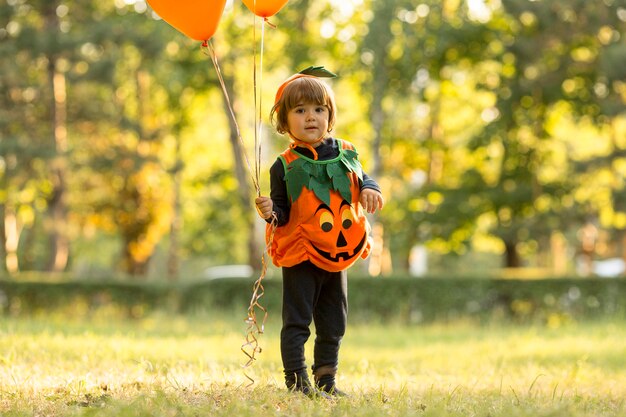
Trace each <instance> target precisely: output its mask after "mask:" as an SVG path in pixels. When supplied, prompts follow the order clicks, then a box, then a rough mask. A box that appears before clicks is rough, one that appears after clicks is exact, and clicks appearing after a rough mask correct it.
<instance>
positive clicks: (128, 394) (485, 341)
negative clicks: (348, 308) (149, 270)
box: [0, 312, 626, 417]
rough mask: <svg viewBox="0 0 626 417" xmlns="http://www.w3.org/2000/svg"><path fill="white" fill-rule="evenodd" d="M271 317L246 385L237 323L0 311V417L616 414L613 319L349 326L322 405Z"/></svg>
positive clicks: (624, 365)
mask: <svg viewBox="0 0 626 417" xmlns="http://www.w3.org/2000/svg"><path fill="white" fill-rule="evenodd" d="M270 313H271V314H272V313H273V312H270ZM275 316H278V314H273V315H272V316H270V322H268V323H267V325H266V333H265V334H264V335H263V336H262V338H261V345H262V347H263V352H262V353H261V354H260V355H258V361H257V363H256V364H255V365H254V367H253V368H251V369H249V373H250V375H251V376H252V377H253V378H254V379H255V383H254V385H252V386H247V384H248V381H247V379H246V377H245V375H244V373H243V371H242V369H241V366H240V365H241V364H242V363H243V362H244V360H245V356H244V355H243V353H242V352H241V351H240V346H241V344H242V342H243V338H244V331H245V325H244V323H243V322H242V321H241V320H238V318H237V317H227V316H226V315H220V316H215V317H209V316H207V317H194V318H191V317H181V316H178V317H165V316H158V315H153V316H150V317H147V318H144V319H142V320H137V321H124V320H121V319H112V320H107V319H105V318H104V317H102V316H100V317H96V318H95V319H93V320H92V321H91V322H88V321H87V320H85V319H71V318H68V317H62V316H56V317H48V318H46V319H44V318H30V319H29V318H13V319H12V318H0V414H1V415H3V416H34V415H39V416H61V415H63V416H65V415H70V416H144V415H145V416H229V417H230V416H250V417H252V416H254V417H257V416H372V417H373V416H376V417H378V416H484V417H487V416H489V417H496V416H503V417H504V416H506V417H511V416H533V417H535V416H546V417H547V416H563V417H565V416H567V417H577V416H623V415H626V404H625V403H624V398H626V326H624V323H622V322H617V323H610V322H600V323H584V324H575V323H569V324H563V325H562V326H561V327H558V328H547V327H530V326H512V325H505V324H501V325H490V326H478V325H475V324H471V323H454V324H447V325H444V324H434V325H427V326H413V327H407V326H401V325H388V326H385V325H380V324H376V325H372V326H366V325H358V326H356V325H355V326H351V327H349V328H348V334H347V336H346V338H345V339H344V343H343V346H342V350H341V358H340V373H339V374H338V384H339V386H340V388H342V389H344V390H346V391H348V392H349V393H350V394H351V397H350V398H348V399H343V400H339V401H334V402H328V401H323V400H310V399H307V398H304V397H303V396H300V395H295V394H290V393H288V392H287V391H286V390H285V389H284V387H283V381H282V372H281V362H280V353H279V346H278V334H279V331H280V324H279V323H278V317H275ZM307 349H308V352H309V354H308V356H309V357H310V356H311V354H310V349H311V346H309V345H308V346H307Z"/></svg>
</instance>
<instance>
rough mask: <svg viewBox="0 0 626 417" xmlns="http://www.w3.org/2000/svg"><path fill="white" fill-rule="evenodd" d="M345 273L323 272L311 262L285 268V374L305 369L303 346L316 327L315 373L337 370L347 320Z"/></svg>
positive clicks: (282, 340)
mask: <svg viewBox="0 0 626 417" xmlns="http://www.w3.org/2000/svg"><path fill="white" fill-rule="evenodd" d="M347 277H348V275H347V272H346V271H341V272H328V271H324V270H322V269H320V268H318V267H316V266H315V265H313V264H312V263H310V262H308V261H307V262H303V263H301V264H298V265H295V266H293V267H288V268H287V267H283V328H282V331H281V333H280V352H281V355H282V359H283V367H284V370H285V374H293V373H297V372H301V371H304V370H305V369H306V361H305V358H304V345H305V343H306V341H307V340H308V339H309V336H310V335H311V330H310V329H309V326H310V325H311V321H312V320H313V321H314V323H315V347H314V350H313V356H314V358H313V360H314V362H313V371H315V369H317V368H320V367H330V368H333V369H335V370H336V369H337V365H338V362H339V345H340V344H341V339H342V338H343V335H344V334H345V331H346V323H347V319H348V279H347Z"/></svg>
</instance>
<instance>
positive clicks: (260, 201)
mask: <svg viewBox="0 0 626 417" xmlns="http://www.w3.org/2000/svg"><path fill="white" fill-rule="evenodd" d="M254 203H255V204H256V211H257V212H258V213H259V216H261V218H262V219H269V218H270V217H272V212H273V211H274V202H273V201H272V199H271V198H269V197H257V198H256V199H255V200H254Z"/></svg>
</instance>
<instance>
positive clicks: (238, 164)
mask: <svg viewBox="0 0 626 417" xmlns="http://www.w3.org/2000/svg"><path fill="white" fill-rule="evenodd" d="M224 85H225V87H226V91H228V94H229V96H230V97H231V103H235V102H236V100H235V99H234V97H233V94H234V81H233V78H232V77H224ZM222 103H223V106H224V110H225V112H226V114H227V115H230V109H229V107H228V106H229V104H228V101H227V99H226V97H224V95H222ZM233 112H234V109H233ZM228 127H229V135H228V139H229V141H230V146H231V150H232V153H233V161H234V163H235V177H236V178H237V183H238V184H239V187H238V191H239V192H238V197H239V204H240V205H241V210H242V213H243V217H244V219H245V224H246V228H247V230H248V241H247V246H248V265H250V266H251V267H252V268H254V269H255V270H260V269H261V253H262V252H261V250H260V249H259V245H258V244H257V241H256V224H257V223H256V222H255V221H254V220H255V217H254V216H255V215H256V211H255V209H254V205H253V204H252V195H253V192H252V186H251V185H250V181H249V179H248V175H247V173H246V162H245V149H244V148H243V146H242V144H241V141H240V140H239V134H238V133H237V132H238V131H237V126H236V124H235V121H234V120H232V118H231V117H228ZM255 129H256V126H255Z"/></svg>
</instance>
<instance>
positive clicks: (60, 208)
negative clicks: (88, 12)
mask: <svg viewBox="0 0 626 417" xmlns="http://www.w3.org/2000/svg"><path fill="white" fill-rule="evenodd" d="M55 3H56V2H55ZM45 19H46V30H47V31H48V33H52V34H53V33H57V32H58V26H59V22H58V17H57V15H56V4H52V7H48V9H47V11H46V16H45ZM48 80H49V85H50V89H51V91H52V103H51V104H52V106H51V107H52V130H53V138H54V149H55V157H54V159H53V162H52V172H51V174H52V183H53V190H52V195H51V197H50V199H49V201H48V212H49V219H50V223H49V225H48V229H49V231H50V255H49V260H48V266H47V268H46V269H47V270H48V271H54V272H61V271H64V270H65V269H66V267H67V263H68V259H69V249H70V248H69V239H68V237H67V207H66V194H67V184H66V174H67V172H66V171H67V159H66V153H67V100H66V85H65V81H66V79H65V74H64V73H63V72H62V70H61V69H60V68H59V65H58V57H57V56H56V55H54V54H50V55H48Z"/></svg>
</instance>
